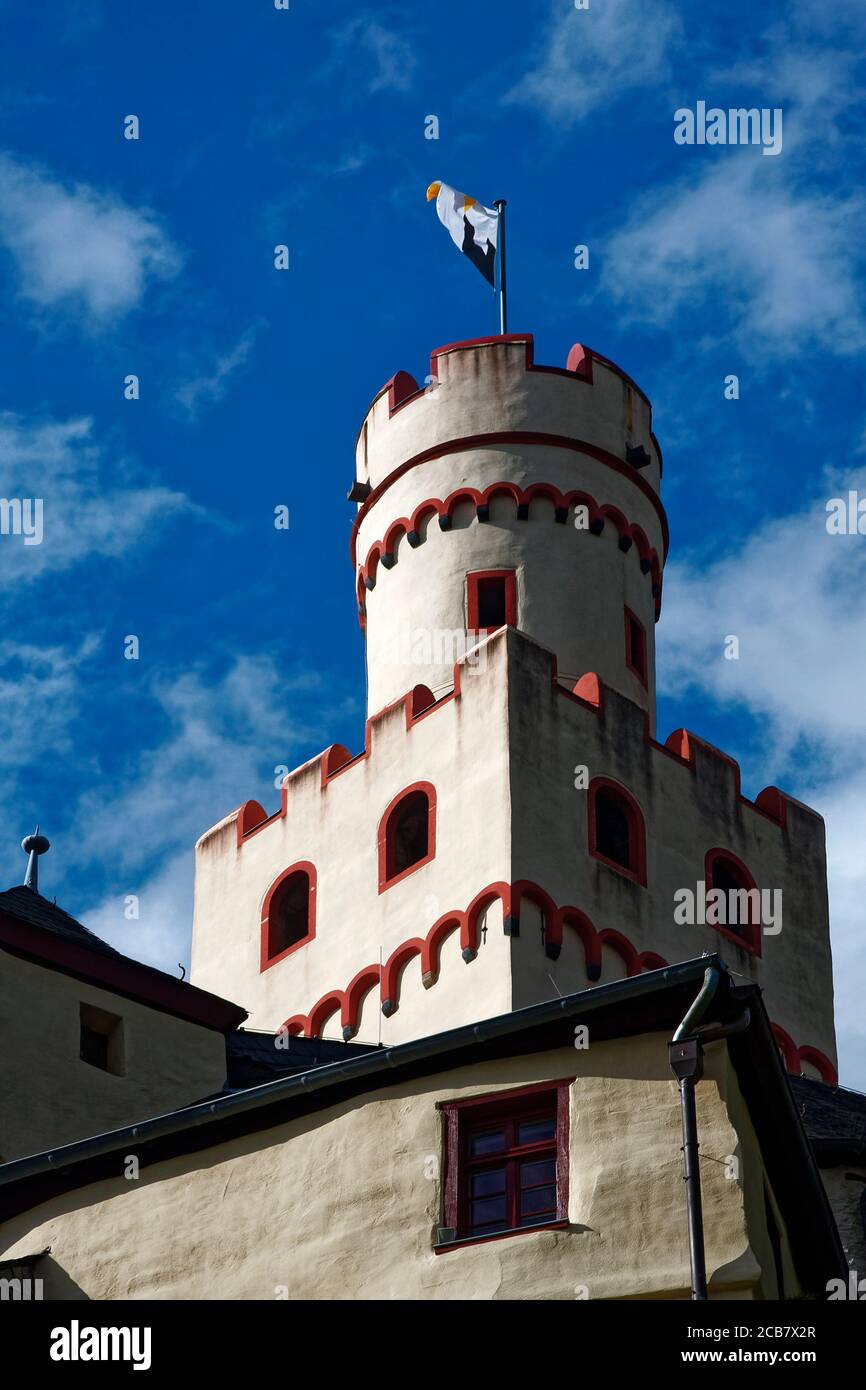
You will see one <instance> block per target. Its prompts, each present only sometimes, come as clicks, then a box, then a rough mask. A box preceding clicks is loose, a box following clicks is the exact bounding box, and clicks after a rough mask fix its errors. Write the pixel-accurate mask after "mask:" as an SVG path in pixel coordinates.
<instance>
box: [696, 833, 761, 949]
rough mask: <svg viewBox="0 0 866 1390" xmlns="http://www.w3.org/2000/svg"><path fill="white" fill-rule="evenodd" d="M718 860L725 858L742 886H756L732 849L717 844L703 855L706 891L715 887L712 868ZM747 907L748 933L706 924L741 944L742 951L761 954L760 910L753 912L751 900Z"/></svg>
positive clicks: (709, 923) (749, 872) (713, 923)
mask: <svg viewBox="0 0 866 1390" xmlns="http://www.w3.org/2000/svg"><path fill="white" fill-rule="evenodd" d="M719 860H727V862H728V863H729V864H730V865H731V867H732V869H733V871H734V876H735V877H739V878H742V879H743V887H744V888H757V887H758V885H757V883H756V882H755V878H754V875H753V874H752V872H751V870H750V869H749V868H748V867H747V866H746V865H745V864H744V863H743V861H742V859H740V858H738V857H737V855H736V854H734V853H733V851H732V850H729V849H722V848H720V847H718V846H717V847H716V848H714V849H708V850H707V852H706V854H705V855H704V886H705V888H706V891H707V893H709V892H710V891H711V890H712V889H713V888H714V887H715V884H714V883H713V869H714V867H715V865H716V864H717V863H718V862H719ZM759 891H760V890H759ZM749 907H750V917H749V921H748V923H746V926H747V927H748V935H743V936H738V935H737V933H736V932H733V931H731V930H730V929H729V928H728V927H726V926H725V927H723V926H722V925H721V923H716V922H707V926H708V927H712V929H713V931H717V932H719V933H720V935H721V936H726V937H727V938H728V940H729V941H733V942H734V943H735V944H736V945H737V946H742V948H743V950H744V951H751V952H752V954H753V955H755V956H759V955H760V954H761V914H760V911H759V912H757V913H756V912H755V910H754V905H753V904H752V902H751V900H750V902H749Z"/></svg>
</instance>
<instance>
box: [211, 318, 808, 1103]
mask: <svg viewBox="0 0 866 1390" xmlns="http://www.w3.org/2000/svg"><path fill="white" fill-rule="evenodd" d="M660 478H661V454H660V451H659V448H658V445H657V443H656V441H655V437H654V435H653V432H652V418H651V408H650V404H649V402H648V400H647V399H646V397H645V396H644V395H643V393H642V391H641V390H640V388H639V387H638V386H637V385H635V383H633V382H632V381H631V380H630V378H628V377H627V376H626V375H625V374H624V373H623V372H622V371H621V370H620V369H619V368H618V367H616V366H614V364H613V363H611V362H609V361H608V360H607V359H605V358H603V357H600V356H599V355H598V354H597V353H594V352H592V351H591V350H590V349H588V348H586V347H583V346H581V345H577V346H575V347H574V348H572V350H571V352H570V353H569V356H568V360H567V363H566V366H565V367H541V366H536V364H535V363H534V361H533V344H532V339H531V337H530V336H529V335H511V336H508V337H498V338H488V339H480V340H478V341H475V342H468V343H457V344H453V345H451V346H450V347H446V348H440V349H439V350H438V351H437V352H434V354H433V356H432V359H431V369H430V374H429V376H428V378H427V382H426V383H425V385H424V387H423V388H420V387H419V386H418V385H417V383H416V382H415V381H414V379H413V378H411V377H410V376H408V375H407V374H406V373H405V372H399V373H398V374H397V375H396V376H395V377H393V378H392V380H391V381H390V382H389V383H388V384H387V385H386V386H385V387H383V389H382V390H381V391H380V392H379V394H378V395H377V396H376V398H375V399H374V401H373V404H372V405H371V407H370V410H369V411H368V413H367V416H366V419H365V421H364V423H363V425H362V427H361V432H360V435H359V437H358V442H357V451H356V479H355V482H354V485H353V487H352V490H351V492H350V497H351V498H352V499H353V500H354V501H356V502H357V504H358V513H357V517H356V519H355V523H354V526H353V529H352V552H353V559H354V562H355V568H356V584H357V599H358V609H359V618H360V621H361V622H362V624H363V625H364V626H365V629H366V635H367V670H368V688H369V705H368V719H367V725H366V734H365V741H364V749H363V751H362V752H360V753H357V754H355V755H353V754H352V753H351V752H350V751H349V750H348V749H346V748H344V747H342V746H340V745H332V746H331V747H330V748H328V749H326V750H325V751H324V752H323V753H322V754H320V755H319V756H318V757H317V758H314V759H312V760H311V761H310V762H308V763H306V764H305V765H304V766H303V767H301V768H298V769H296V770H295V771H294V772H292V773H291V774H289V776H288V777H287V778H286V779H285V782H284V785H283V788H282V795H281V804H280V807H279V809H278V810H276V811H274V812H273V813H271V814H269V813H268V812H267V810H266V809H265V808H264V807H262V806H261V805H260V804H259V803H258V802H255V801H248V802H246V803H245V804H244V805H243V806H242V807H240V808H239V809H238V810H237V811H235V812H233V813H232V814H231V815H229V816H227V817H226V818H225V819H224V820H223V821H221V822H220V823H219V824H218V825H217V826H215V827H214V828H213V829H212V830H211V831H209V832H208V833H207V834H206V835H204V836H203V837H202V839H201V841H200V842H199V844H198V846H197V872H196V908H195V926H194V938H193V971H192V979H193V981H194V982H195V983H196V984H197V985H200V986H202V987H204V988H206V989H209V990H212V991H214V992H216V993H220V994H224V995H225V994H229V995H230V996H232V997H234V998H237V999H239V1000H240V1001H241V1002H242V1003H243V1005H244V1006H245V1007H246V1008H247V1009H248V1010H249V1012H250V1016H251V1018H250V1021H251V1024H252V1026H254V1027H259V1028H263V1029H276V1028H278V1027H280V1026H281V1025H283V1024H285V1025H286V1026H287V1028H288V1030H289V1031H290V1032H298V1033H300V1032H302V1033H305V1034H307V1035H310V1036H314V1035H321V1036H325V1037H340V1036H343V1037H345V1038H353V1037H354V1038H357V1039H358V1040H359V1041H364V1042H372V1043H375V1042H377V1041H382V1042H383V1043H391V1042H403V1041H406V1040H408V1039H412V1038H419V1037H423V1036H426V1035H428V1034H432V1033H435V1032H439V1031H441V1030H443V1029H446V1028H449V1027H452V1026H457V1025H460V1024H464V1023H469V1022H473V1021H477V1020H479V1019H482V1018H486V1017H492V1016H495V1015H498V1014H501V1013H504V1012H507V1011H509V1010H511V1009H515V1008H520V1007H523V1006H524V1005H527V1004H530V1003H535V1002H538V1001H540V1000H544V999H550V998H555V997H556V994H557V992H559V993H561V994H563V995H564V994H568V993H570V992H572V991H575V990H579V989H583V988H587V987H590V986H592V985H593V984H594V983H596V982H598V981H599V980H601V981H605V982H606V981H608V980H611V979H615V978H618V977H622V976H625V975H637V974H639V973H641V972H642V971H644V970H653V969H659V968H661V967H663V966H664V965H665V964H672V963H674V962H676V961H681V960H686V959H692V958H694V957H695V956H698V955H700V954H701V952H702V951H706V950H712V951H716V950H718V951H721V952H722V953H723V954H724V956H725V959H726V960H727V963H728V964H729V966H730V967H731V969H733V970H735V971H737V972H739V974H740V975H742V976H743V977H744V978H745V979H748V980H755V981H757V982H759V983H760V984H761V985H762V986H763V988H764V990H765V997H766V1002H767V1007H768V1010H769V1013H770V1016H771V1018H772V1019H773V1020H774V1022H775V1024H776V1032H777V1038H778V1041H779V1045H780V1048H781V1049H782V1051H783V1054H784V1056H785V1060H786V1062H787V1064H788V1066H789V1068H790V1069H791V1070H792V1071H796V1072H800V1071H801V1070H804V1071H806V1072H808V1073H810V1074H813V1075H816V1076H819V1077H821V1078H822V1079H824V1080H827V1081H831V1080H833V1079H834V1077H835V1036H834V1027H833V1003H832V969H831V960H830V948H829V928H828V910H827V891H826V866H825V852H824V835H823V824H822V822H821V820H820V817H818V816H816V815H815V813H814V812H812V811H810V810H809V809H808V808H807V807H805V806H802V805H801V804H800V803H798V802H795V801H793V800H792V799H790V798H789V797H787V796H785V795H784V794H783V793H781V792H780V791H778V790H777V789H776V788H772V787H771V788H766V789H765V790H764V791H763V792H761V793H760V794H759V795H758V797H757V798H756V800H755V801H750V800H748V799H746V798H745V797H744V796H743V795H742V792H741V788H740V781H739V769H738V768H737V765H736V764H735V763H734V762H733V761H732V760H731V759H730V758H727V757H726V756H725V755H724V754H722V753H720V752H719V751H718V750H716V749H714V748H712V747H711V746H710V745H708V744H706V743H704V742H703V741H702V740H700V739H699V738H696V737H695V736H694V735H692V734H690V733H688V732H686V731H685V730H677V731H676V732H675V733H673V734H671V735H670V736H669V737H668V738H667V740H666V742H664V743H661V742H658V741H657V740H656V737H655V648H654V625H655V620H656V618H657V617H658V614H659V611H660V604H661V584H662V566H663V564H664V558H665V554H666V550H667V525H666V521H665V514H664V510H663V508H662V504H661V501H660V498H659V484H660ZM719 890H720V891H721V893H722V894H724V895H725V898H726V899H731V898H733V899H739V898H741V899H742V902H741V906H742V910H743V916H742V918H741V920H739V921H737V922H736V923H729V922H728V921H727V919H726V918H723V919H722V921H721V922H713V921H712V919H711V918H710V917H709V916H708V913H707V910H706V902H705V901H704V899H705V897H706V893H707V892H716V891H719ZM762 892H763V894H764V897H763V898H762V896H761V894H762ZM684 893H685V894H686V896H688V894H689V893H691V894H692V911H691V916H690V915H689V911H688V904H686V908H685V910H684V911H681V910H680V909H679V908H678V904H680V905H681V904H682V898H683V894H684ZM702 895H703V896H702ZM765 906H766V907H768V908H769V907H770V906H772V912H771V913H765V912H764V908H765ZM762 914H763V915H762Z"/></svg>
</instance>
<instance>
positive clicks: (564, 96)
mask: <svg viewBox="0 0 866 1390" xmlns="http://www.w3.org/2000/svg"><path fill="white" fill-rule="evenodd" d="M679 33H680V20H679V17H678V16H677V14H676V12H675V10H674V7H673V6H671V5H670V4H668V3H666V0H604V2H603V3H602V4H597V5H592V6H591V7H590V8H589V9H586V10H576V9H575V8H574V5H573V4H572V3H570V0H554V3H553V4H552V5H551V8H550V13H549V17H548V19H547V21H546V23H545V24H544V26H543V33H542V36H541V38H540V41H539V43H538V46H537V49H536V51H535V53H534V54H533V56H532V58H531V60H530V63H529V66H528V68H527V70H526V71H525V72H524V74H523V75H522V77H520V79H519V80H518V81H517V82H516V83H515V84H514V86H512V87H511V88H510V89H509V90H508V91H507V92H506V94H505V97H504V98H503V100H504V101H505V102H506V103H511V104H514V103H518V104H520V105H521V106H527V107H529V108H531V109H532V110H533V111H535V112H537V114H538V115H540V116H542V117H543V118H544V119H546V120H547V121H550V122H551V123H552V124H554V125H558V126H562V127H566V128H567V127H571V126H574V125H576V124H577V123H578V122H579V121H582V120H584V119H585V118H586V117H587V116H589V115H590V114H591V112H593V111H595V110H596V109H597V108H598V107H601V106H605V107H610V106H611V105H612V104H613V103H614V102H615V101H617V100H619V99H620V98H622V97H623V96H625V95H626V94H627V93H629V92H632V91H634V89H635V88H645V87H647V86H648V85H650V84H653V83H657V82H660V81H662V80H663V79H664V78H665V77H666V76H667V75H668V72H669V70H670V59H669V54H670V49H671V46H672V44H673V43H674V42H675V40H676V39H677V38H678V36H679Z"/></svg>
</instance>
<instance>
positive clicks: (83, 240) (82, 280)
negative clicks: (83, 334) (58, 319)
mask: <svg viewBox="0 0 866 1390" xmlns="http://www.w3.org/2000/svg"><path fill="white" fill-rule="evenodd" d="M0 246H2V247H3V248H4V249H5V251H6V252H7V253H8V254H9V256H10V257H11V258H12V261H13V263H14V265H15V269H16V271H17V288H18V292H19V294H20V295H21V297H22V298H24V299H25V300H27V301H29V302H30V303H31V304H33V305H35V306H37V307H38V308H39V309H40V310H43V311H45V310H63V311H66V312H68V313H73V314H80V315H83V317H84V320H85V322H86V323H87V324H88V325H89V326H90V327H92V328H104V327H106V326H107V325H109V324H110V323H112V322H114V321H116V320H117V319H118V318H119V317H120V316H122V315H123V314H126V313H128V312H129V311H130V310H131V309H134V308H135V307H136V306H137V305H138V304H139V303H140V301H141V299H142V297H143V296H144V293H145V290H146V288H147V286H148V284H149V283H150V282H151V281H153V280H164V279H167V278H169V277H170V276H172V275H174V274H175V273H176V272H177V270H178V268H179V265H180V254H179V252H178V250H177V248H176V247H175V246H174V245H173V244H172V242H171V241H170V239H169V238H168V236H167V235H166V233H165V232H164V231H163V230H162V228H161V226H160V225H159V222H158V220H157V218H156V217H155V215H154V214H153V213H152V212H150V211H148V210H146V209H141V208H133V207H129V206H128V205H127V204H126V203H124V202H123V201H122V200H121V199H120V198H118V197H117V196H116V195H114V194H111V193H104V192H99V191H97V190H96V189H93V188H90V187H89V186H88V185H87V184H82V183H76V184H72V185H70V186H66V185H65V184H64V183H62V182H61V181H59V180H58V179H56V178H55V177H53V176H52V175H51V174H49V173H47V172H46V171H45V170H43V169H41V168H39V167H37V166H36V165H32V164H27V163H25V162H24V161H22V160H16V159H14V158H12V157H11V156H10V155H7V154H0Z"/></svg>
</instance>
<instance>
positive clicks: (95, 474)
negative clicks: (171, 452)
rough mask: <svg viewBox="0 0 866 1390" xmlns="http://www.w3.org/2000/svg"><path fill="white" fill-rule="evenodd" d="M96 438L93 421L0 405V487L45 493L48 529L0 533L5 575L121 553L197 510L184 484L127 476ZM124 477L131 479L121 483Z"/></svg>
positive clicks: (39, 573)
mask: <svg viewBox="0 0 866 1390" xmlns="http://www.w3.org/2000/svg"><path fill="white" fill-rule="evenodd" d="M128 472H129V469H128V467H127V465H126V464H125V462H124V461H123V460H122V459H121V460H117V459H114V460H112V462H111V476H112V477H113V479H114V482H113V483H112V482H109V481H108V475H109V465H108V462H107V460H106V458H105V451H104V450H103V449H102V448H100V447H99V446H98V445H97V444H96V443H95V441H94V439H93V425H92V421H91V420H89V419H87V418H83V417H82V418H79V419H72V420H64V421H55V420H43V421H37V422H33V421H28V420H25V419H23V418H22V417H21V416H18V415H15V414H12V413H10V412H3V413H0V492H2V495H3V496H4V497H6V498H30V499H35V498H39V499H41V500H42V503H43V507H42V529H43V536H42V540H41V543H40V544H33V545H31V544H26V543H25V539H24V537H23V536H22V535H15V534H7V535H0V573H2V575H3V578H4V582H5V583H6V584H10V583H13V582H16V581H18V582H22V581H32V580H36V579H40V578H42V577H43V576H44V575H46V574H48V573H51V572H54V573H58V572H62V571H65V570H69V569H71V568H72V567H73V566H74V565H76V564H79V563H81V562H82V561H84V560H86V559H88V558H90V557H92V556H104V557H110V558H113V559H119V558H120V557H122V556H124V555H126V554H127V553H128V552H129V551H130V550H131V549H132V548H134V547H135V546H138V545H141V544H142V543H144V542H145V541H146V540H148V539H149V538H150V537H151V536H152V535H153V534H154V533H156V532H158V531H159V530H160V529H161V528H162V527H163V526H164V525H165V524H166V523H167V522H168V521H169V520H171V519H173V518H175V517H177V516H179V515H180V514H182V513H187V514H190V515H192V514H194V513H197V512H198V508H196V507H195V506H194V505H193V504H192V503H191V502H190V500H189V499H188V498H187V497H186V496H185V495H184V494H183V493H181V492H176V491H174V490H173V489H171V488H167V487H162V486H160V485H154V484H146V483H145V484H141V485H135V484H134V483H133V482H132V481H131V480H130V479H128V478H126V479H125V478H124V475H125V474H127V473H128ZM124 481H125V482H126V485H124Z"/></svg>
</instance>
